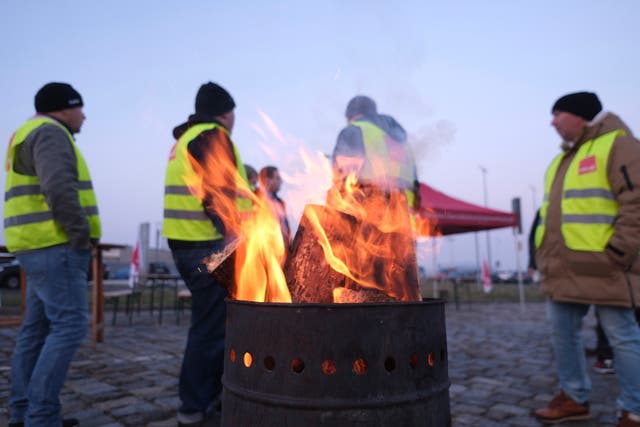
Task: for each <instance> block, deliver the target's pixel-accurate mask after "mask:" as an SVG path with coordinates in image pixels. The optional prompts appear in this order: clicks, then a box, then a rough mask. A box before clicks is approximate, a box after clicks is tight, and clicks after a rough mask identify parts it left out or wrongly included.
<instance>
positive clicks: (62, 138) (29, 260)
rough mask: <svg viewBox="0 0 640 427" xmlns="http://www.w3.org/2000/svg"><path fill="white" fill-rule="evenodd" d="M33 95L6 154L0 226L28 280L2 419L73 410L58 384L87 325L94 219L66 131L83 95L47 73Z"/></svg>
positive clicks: (82, 169)
mask: <svg viewBox="0 0 640 427" xmlns="http://www.w3.org/2000/svg"><path fill="white" fill-rule="evenodd" d="M34 104H35V109H36V112H37V114H36V115H35V116H34V117H32V118H31V119H29V120H28V121H27V122H26V123H25V124H24V125H22V126H21V127H20V128H19V129H18V130H17V131H16V132H15V134H14V135H13V137H12V139H11V141H10V142H9V150H8V155H7V161H8V170H7V178H6V179H7V183H6V187H5V188H6V192H5V205H4V232H5V237H6V243H7V247H8V249H9V250H10V251H11V252H13V253H15V254H16V258H17V259H18V261H20V264H21V265H22V267H23V268H24V270H25V272H26V276H27V283H28V286H27V297H26V305H27V307H26V315H25V318H24V321H23V325H22V329H21V330H20V333H19V335H18V338H17V339H16V346H15V350H14V353H13V358H12V362H11V395H10V398H9V406H10V409H11V417H10V423H9V426H10V427H20V426H22V425H23V424H24V423H26V424H27V425H58V426H59V425H63V426H73V425H77V421H76V420H73V419H67V420H61V417H60V412H61V407H60V399H59V394H60V390H61V389H62V387H63V385H64V381H65V377H66V374H67V370H68V368H69V364H70V363H71V360H72V359H73V356H74V354H75V352H76V350H77V349H78V347H79V346H80V344H81V342H82V340H83V338H84V336H85V334H86V331H87V320H88V310H87V292H86V287H87V271H88V270H89V263H90V260H91V251H92V248H93V247H95V245H96V244H97V242H98V239H99V238H100V219H99V217H98V207H97V202H96V196H95V194H94V192H93V185H92V183H91V176H90V174H89V169H88V167H87V164H86V162H85V161H84V158H83V156H82V154H81V153H80V150H79V148H78V147H77V145H76V143H75V139H74V137H73V135H74V134H76V133H78V132H80V128H81V127H82V124H83V122H84V120H85V116H84V113H83V110H82V107H83V101H82V97H81V96H80V94H79V93H78V92H77V91H76V90H75V89H74V88H73V87H71V85H69V84H67V83H57V82H53V83H48V84H46V85H44V86H43V87H42V88H41V89H40V90H39V91H38V93H37V94H36V96H35V99H34Z"/></svg>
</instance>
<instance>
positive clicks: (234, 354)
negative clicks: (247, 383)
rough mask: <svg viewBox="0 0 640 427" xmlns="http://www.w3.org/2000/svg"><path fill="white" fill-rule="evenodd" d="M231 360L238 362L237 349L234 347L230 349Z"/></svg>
mask: <svg viewBox="0 0 640 427" xmlns="http://www.w3.org/2000/svg"><path fill="white" fill-rule="evenodd" d="M229 360H231V362H233V363H236V349H235V348H232V349H231V350H230V351H229Z"/></svg>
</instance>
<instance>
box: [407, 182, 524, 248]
mask: <svg viewBox="0 0 640 427" xmlns="http://www.w3.org/2000/svg"><path fill="white" fill-rule="evenodd" d="M420 197H421V199H422V207H421V209H420V213H419V215H418V220H417V226H418V234H419V235H421V236H436V235H447V234H455V233H467V232H470V231H480V230H490V229H493V228H502V227H516V226H517V225H518V219H517V215H516V214H515V213H513V212H503V211H497V210H494V209H489V208H485V207H483V206H478V205H474V204H472V203H468V202H465V201H462V200H460V199H456V198H453V197H451V196H447V195H446V194H444V193H443V192H441V191H438V190H436V189H435V188H433V187H430V186H428V185H427V184H423V183H421V184H420Z"/></svg>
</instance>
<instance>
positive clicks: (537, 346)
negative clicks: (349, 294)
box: [0, 303, 619, 427]
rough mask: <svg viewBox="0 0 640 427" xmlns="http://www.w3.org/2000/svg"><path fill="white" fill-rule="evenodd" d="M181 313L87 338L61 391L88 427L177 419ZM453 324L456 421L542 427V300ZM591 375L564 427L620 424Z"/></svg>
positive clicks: (547, 375)
mask: <svg viewBox="0 0 640 427" xmlns="http://www.w3.org/2000/svg"><path fill="white" fill-rule="evenodd" d="M109 314H110V313H109ZM107 318H108V320H110V318H109V316H107ZM184 320H185V319H184V318H183V321H182V322H181V325H176V322H175V317H172V313H171V312H168V313H165V319H164V324H163V325H158V324H157V322H156V318H155V317H151V316H150V315H149V313H148V312H143V313H141V314H140V315H139V316H138V315H136V316H134V323H133V326H128V325H127V322H126V319H124V316H120V318H119V319H118V324H117V325H116V326H111V325H110V324H109V325H107V328H106V331H105V342H104V343H101V344H99V345H98V348H97V350H93V348H92V346H91V342H90V340H89V338H88V337H87V340H86V341H85V343H84V345H83V346H82V347H81V349H80V350H79V352H78V354H77V355H76V357H75V359H74V361H73V363H72V365H71V369H70V371H69V375H68V378H67V381H66V384H65V387H64V390H63V393H62V396H61V397H62V403H63V411H64V414H65V416H66V417H75V418H78V419H80V425H81V426H82V427H99V426H101V427H107V426H108V427H116V426H151V427H164V426H175V425H176V422H175V408H176V407H177V405H178V403H179V400H178V396H177V383H178V373H179V368H180V361H181V354H182V350H183V347H184V343H185V333H186V329H187V326H186V325H185V323H186V322H185V321H184ZM594 324H595V320H594V317H593V314H592V312H590V313H589V315H588V316H587V318H586V321H585V334H584V336H585V341H586V343H587V344H588V345H589V346H593V345H594V343H595V333H594V332H593V325H594ZM446 325H447V340H448V353H449V377H450V379H451V387H450V389H449V392H450V397H451V415H452V420H453V426H455V427H458V426H460V427H464V426H479V427H492V426H506V427H512V426H513V427H515V426H521V427H526V426H538V425H540V424H539V423H538V422H537V421H536V420H535V419H534V418H532V417H531V416H530V415H529V412H530V410H531V408H533V407H540V406H543V405H544V404H545V403H547V402H548V400H549V399H550V398H551V397H552V394H553V393H554V392H555V390H556V387H557V380H556V374H555V368H554V363H553V352H552V349H551V345H550V342H549V326H548V323H547V322H546V311H545V305H544V304H542V303H528V304H527V305H526V306H525V309H524V311H523V310H522V308H521V306H520V305H519V304H512V303H494V304H469V305H467V304H461V305H460V307H459V309H456V308H455V307H454V306H453V304H448V305H447V309H446ZM16 334H17V328H6V329H0V343H1V345H0V426H3V425H5V424H6V423H7V419H8V413H7V411H8V408H7V406H8V404H7V400H8V395H9V384H10V383H9V374H10V372H9V360H10V355H11V351H12V349H13V343H14V338H15V336H16ZM587 363H589V364H592V363H593V359H592V358H589V360H588V361H587ZM591 378H592V381H593V391H592V395H591V409H592V413H593V415H594V419H593V420H591V421H589V422H579V423H567V424H563V425H569V426H573V427H577V426H589V427H591V426H603V427H610V426H615V424H616V419H615V414H614V407H615V398H616V396H617V395H618V392H619V388H618V384H617V381H616V375H599V374H595V373H593V374H592V375H591Z"/></svg>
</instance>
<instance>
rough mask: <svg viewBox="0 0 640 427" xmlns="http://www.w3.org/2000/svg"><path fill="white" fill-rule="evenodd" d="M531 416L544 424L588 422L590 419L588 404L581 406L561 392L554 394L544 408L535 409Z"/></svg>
mask: <svg viewBox="0 0 640 427" xmlns="http://www.w3.org/2000/svg"><path fill="white" fill-rule="evenodd" d="M533 415H534V416H535V417H536V418H537V419H538V420H539V421H541V422H542V423H544V424H560V423H563V422H565V421H574V420H588V419H590V418H591V414H590V413H589V404H588V403H586V402H585V403H584V404H583V405H581V404H580V403H578V402H576V401H575V400H573V399H572V398H570V397H569V396H567V395H566V394H564V391H563V390H560V393H558V394H556V395H555V396H554V397H553V399H551V402H549V405H548V406H547V407H546V408H541V409H536V410H534V411H533Z"/></svg>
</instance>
